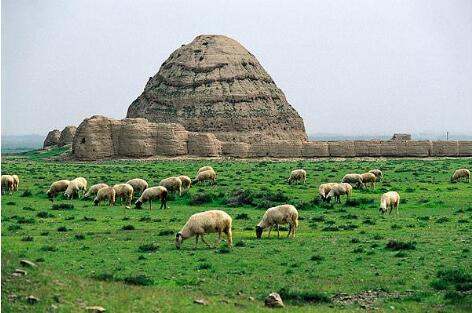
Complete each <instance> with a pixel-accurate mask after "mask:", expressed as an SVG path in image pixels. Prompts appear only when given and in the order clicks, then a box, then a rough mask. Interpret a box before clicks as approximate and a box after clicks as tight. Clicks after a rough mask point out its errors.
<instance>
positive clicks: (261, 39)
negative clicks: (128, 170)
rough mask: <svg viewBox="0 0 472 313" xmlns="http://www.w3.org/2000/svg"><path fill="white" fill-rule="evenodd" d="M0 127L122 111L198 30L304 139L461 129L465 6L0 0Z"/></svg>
mask: <svg viewBox="0 0 472 313" xmlns="http://www.w3.org/2000/svg"><path fill="white" fill-rule="evenodd" d="M1 9H2V17H1V18H2V32H1V35H2V39H1V44H2V48H1V52H2V61H1V65H2V67H1V68H2V72H1V73H2V83H1V86H2V90H1V91H2V95H1V100H2V105H1V110H2V112H1V113H2V127H1V128H2V132H3V134H8V135H12V134H31V133H38V134H46V133H47V131H48V130H50V129H53V128H59V129H62V128H63V127H64V126H65V125H68V124H73V125H78V124H79V123H80V122H81V121H82V120H83V119H84V118H86V117H89V116H91V115H94V114H102V115H106V116H111V117H115V118H123V117H125V115H126V110H127V108H128V106H129V104H130V103H131V102H132V101H133V100H134V99H135V98H136V97H137V96H138V95H139V94H140V93H141V92H142V90H143V88H144V85H145V83H146V82H147V80H148V77H150V76H153V75H154V74H156V73H157V71H158V69H159V66H160V65H161V64H162V62H163V61H164V60H165V59H166V58H167V57H168V56H169V55H170V53H171V52H172V51H173V50H175V49H177V48H178V47H180V45H181V44H184V43H188V42H190V41H191V40H192V39H193V38H194V37H195V36H197V35H199V34H224V35H227V36H229V37H232V38H234V39H236V40H238V41H239V42H240V43H241V44H242V45H243V46H245V47H246V48H247V49H248V50H249V51H251V52H252V53H253V54H254V55H255V56H256V57H257V59H258V60H259V62H260V63H261V64H262V65H263V66H264V67H265V69H266V70H267V71H268V73H269V74H270V75H271V76H272V78H273V79H274V81H275V82H276V84H277V85H278V86H279V87H280V88H281V89H282V90H283V91H284V92H285V95H286V96H287V99H288V100H289V102H290V104H292V106H293V107H295V109H297V110H298V112H299V113H300V115H301V116H302V117H303V119H304V121H305V126H306V128H307V131H308V132H309V133H317V132H325V133H326V132H328V133H339V134H379V133H393V132H413V133H416V132H438V133H440V132H445V131H446V130H448V131H450V132H453V133H454V132H461V133H468V134H471V133H472V1H470V0H463V1H454V0H444V1H433V0H424V1H413V0H404V1H398V0H396V1H378V0H371V1H352V0H345V1H333V0H329V1H328V0H326V1H313V0H310V1H289V0H286V1H274V0H270V1H269V0H267V1H261V0H258V1H253V0H249V1H241V0H239V1H220V0H218V1H216V0H215V1H203V0H200V1H175V0H173V1H144V0H139V1H131V0H130V1H117V0H113V1H105V0H92V1H84V0H77V1H70V0H69V1H60V0H57V1H47V0H42V1H37V0H34V1H20V0H11V1H2V8H1Z"/></svg>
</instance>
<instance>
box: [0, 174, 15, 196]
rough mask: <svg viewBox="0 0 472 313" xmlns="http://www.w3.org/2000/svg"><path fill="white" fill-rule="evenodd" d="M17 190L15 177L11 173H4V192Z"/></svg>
mask: <svg viewBox="0 0 472 313" xmlns="http://www.w3.org/2000/svg"><path fill="white" fill-rule="evenodd" d="M14 190H15V179H14V178H13V177H12V176H11V175H2V194H5V193H6V192H9V193H11V192H12V191H14Z"/></svg>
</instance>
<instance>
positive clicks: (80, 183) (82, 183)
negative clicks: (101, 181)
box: [64, 177, 87, 199]
mask: <svg viewBox="0 0 472 313" xmlns="http://www.w3.org/2000/svg"><path fill="white" fill-rule="evenodd" d="M86 189H87V180H86V179H85V178H83V177H77V178H74V179H73V180H71V181H70V183H69V186H67V189H66V191H65V192H64V197H65V198H66V199H73V198H74V196H76V195H77V197H79V191H80V190H82V191H84V192H85V190H86Z"/></svg>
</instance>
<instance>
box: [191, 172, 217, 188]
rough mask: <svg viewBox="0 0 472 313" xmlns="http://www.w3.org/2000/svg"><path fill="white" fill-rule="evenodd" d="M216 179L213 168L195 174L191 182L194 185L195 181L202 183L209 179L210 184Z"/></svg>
mask: <svg viewBox="0 0 472 313" xmlns="http://www.w3.org/2000/svg"><path fill="white" fill-rule="evenodd" d="M215 180H216V172H215V171H214V170H206V171H203V172H200V173H198V174H197V177H195V179H194V180H193V181H192V184H193V185H195V184H197V183H202V182H205V181H209V182H211V183H212V184H214V183H215Z"/></svg>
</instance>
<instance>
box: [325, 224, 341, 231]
mask: <svg viewBox="0 0 472 313" xmlns="http://www.w3.org/2000/svg"><path fill="white" fill-rule="evenodd" d="M321 230H322V231H339V227H338V226H331V225H330V226H326V227H323V228H322V229H321Z"/></svg>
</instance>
